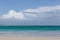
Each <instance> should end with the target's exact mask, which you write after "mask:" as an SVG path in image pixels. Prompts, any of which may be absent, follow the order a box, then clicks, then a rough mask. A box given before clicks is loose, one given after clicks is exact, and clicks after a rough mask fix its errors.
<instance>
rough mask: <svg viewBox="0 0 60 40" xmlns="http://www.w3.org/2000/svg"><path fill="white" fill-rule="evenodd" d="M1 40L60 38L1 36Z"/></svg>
mask: <svg viewBox="0 0 60 40" xmlns="http://www.w3.org/2000/svg"><path fill="white" fill-rule="evenodd" d="M0 40H60V37H19V36H0Z"/></svg>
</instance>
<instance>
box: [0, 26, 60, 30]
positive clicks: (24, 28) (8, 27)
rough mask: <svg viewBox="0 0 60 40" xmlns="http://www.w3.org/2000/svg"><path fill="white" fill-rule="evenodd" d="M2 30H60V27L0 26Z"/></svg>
mask: <svg viewBox="0 0 60 40" xmlns="http://www.w3.org/2000/svg"><path fill="white" fill-rule="evenodd" d="M0 30H60V26H0Z"/></svg>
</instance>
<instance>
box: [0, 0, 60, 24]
mask: <svg viewBox="0 0 60 40" xmlns="http://www.w3.org/2000/svg"><path fill="white" fill-rule="evenodd" d="M59 11H60V0H0V25H60V12H59Z"/></svg>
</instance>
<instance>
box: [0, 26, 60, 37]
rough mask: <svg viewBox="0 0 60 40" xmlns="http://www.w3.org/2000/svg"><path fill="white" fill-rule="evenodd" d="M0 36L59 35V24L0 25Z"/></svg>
mask: <svg viewBox="0 0 60 40" xmlns="http://www.w3.org/2000/svg"><path fill="white" fill-rule="evenodd" d="M0 36H33V37H42V36H45V37H50V36H52V37H60V26H0Z"/></svg>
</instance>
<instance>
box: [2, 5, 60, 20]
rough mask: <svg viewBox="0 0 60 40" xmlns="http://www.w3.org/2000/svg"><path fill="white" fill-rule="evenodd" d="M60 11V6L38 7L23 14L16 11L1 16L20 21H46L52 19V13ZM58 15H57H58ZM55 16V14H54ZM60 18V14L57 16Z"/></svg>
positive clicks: (24, 11)
mask: <svg viewBox="0 0 60 40" xmlns="http://www.w3.org/2000/svg"><path fill="white" fill-rule="evenodd" d="M56 11H60V5H57V6H45V7H38V8H35V9H26V10H23V11H22V12H21V11H20V12H16V11H14V10H10V11H9V13H8V14H4V15H2V16H1V18H2V19H13V18H14V19H19V20H24V19H26V20H28V19H29V20H30V19H37V20H38V19H45V18H48V17H50V16H51V15H52V14H51V13H50V12H56ZM56 14H57V13H56ZM54 15H55V14H54ZM55 16H60V14H58V15H55Z"/></svg>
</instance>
